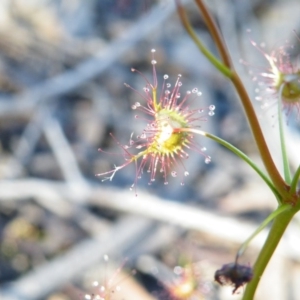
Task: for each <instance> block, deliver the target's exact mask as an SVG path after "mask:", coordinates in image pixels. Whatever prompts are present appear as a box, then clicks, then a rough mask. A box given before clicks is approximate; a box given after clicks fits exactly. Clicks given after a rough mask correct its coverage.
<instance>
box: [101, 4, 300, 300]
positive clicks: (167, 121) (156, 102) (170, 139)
mask: <svg viewBox="0 0 300 300" xmlns="http://www.w3.org/2000/svg"><path fill="white" fill-rule="evenodd" d="M175 2H176V5H177V11H178V15H179V18H180V21H181V23H182V26H183V27H184V29H185V30H186V32H187V34H188V35H189V36H190V38H191V39H192V40H193V42H194V43H195V45H196V46H197V47H198V49H199V51H200V52H201V53H202V54H203V55H204V56H205V57H206V58H207V59H208V60H209V61H210V62H211V63H212V64H213V66H214V67H215V69H216V72H219V73H221V74H222V75H223V76H224V77H225V78H226V79H227V80H228V81H230V82H231V85H233V87H234V88H235V90H236V92H237V95H238V99H237V101H240V103H241V105H242V106H243V108H244V118H245V119H246V120H247V121H248V124H249V128H250V130H251V132H252V134H253V140H254V143H255V145H256V146H257V149H258V153H259V155H260V158H261V161H262V163H263V165H264V170H262V169H261V168H260V167H258V166H257V165H256V164H255V163H254V162H253V161H252V160H251V159H250V158H249V157H248V156H247V155H246V154H244V153H243V152H242V151H241V150H239V149H237V148H236V147H235V146H233V145H231V144H230V143H228V142H226V141H224V140H222V139H220V138H219V137H217V136H215V135H212V134H210V133H208V132H205V131H203V130H201V129H200V127H201V123H202V122H205V121H208V119H209V118H210V117H211V116H213V115H214V110H215V106H214V105H213V104H211V105H210V106H208V107H202V106H201V97H200V96H201V93H200V92H199V91H198V90H197V89H196V88H195V89H193V90H191V91H184V90H183V87H182V78H181V75H178V77H177V79H175V80H174V81H173V83H172V80H169V78H168V75H165V76H164V77H163V78H157V75H156V60H155V53H154V52H155V50H152V62H151V63H152V68H153V78H151V79H150V80H149V79H147V78H145V77H144V75H143V74H141V73H140V72H139V71H138V70H135V69H133V70H132V71H133V72H136V73H138V75H139V76H142V77H143V78H144V81H145V86H144V87H143V89H142V90H141V91H140V90H138V89H136V88H135V87H134V88H133V87H131V86H129V85H127V84H126V86H127V87H128V88H131V89H132V90H133V91H134V92H136V93H138V94H139V95H140V98H141V102H137V103H135V104H134V105H133V107H132V108H133V109H134V110H136V111H138V112H139V113H142V114H143V117H142V116H140V114H139V115H137V118H143V120H147V125H146V127H145V129H144V131H142V132H141V133H139V134H138V135H137V136H133V135H131V138H130V141H129V144H128V145H123V144H121V143H120V142H119V141H118V140H116V139H115V138H114V137H113V136H112V138H113V139H115V141H116V143H117V144H118V145H119V147H120V148H121V150H122V151H123V153H124V163H123V164H121V165H119V166H115V167H114V169H112V170H109V171H106V172H104V173H101V174H98V175H99V176H101V177H102V178H103V180H106V179H109V180H112V179H113V177H114V175H115V173H116V172H117V171H119V170H121V169H123V168H124V167H126V166H127V165H129V164H134V165H135V166H136V175H135V179H134V180H133V185H132V187H131V188H133V189H135V190H136V184H137V181H138V179H139V178H141V176H142V175H143V173H144V172H146V173H149V184H151V183H152V182H153V181H155V178H156V176H157V174H158V173H161V174H162V176H163V178H164V183H165V184H166V185H167V184H168V180H169V179H168V178H169V177H172V176H173V177H175V176H181V178H182V184H183V183H184V177H185V176H188V174H189V173H188V170H186V169H185V165H184V161H185V160H186V159H187V158H188V156H189V153H190V150H192V151H195V152H196V153H198V154H200V155H202V156H203V159H204V161H205V162H206V163H209V162H210V161H211V157H210V156H209V155H207V154H206V152H205V150H206V149H205V148H203V147H201V146H200V145H198V144H197V143H195V142H194V140H193V139H194V136H195V135H200V136H202V139H203V138H210V139H212V140H214V141H215V142H217V143H220V144H221V145H223V146H224V147H226V148H227V149H228V150H230V151H232V152H233V153H234V154H236V156H237V159H242V160H244V161H245V163H246V164H248V165H249V167H250V168H252V169H254V170H255V172H256V173H257V174H258V176H260V178H261V179H262V180H263V182H264V183H265V184H266V185H267V186H268V187H269V188H270V190H271V191H272V193H273V195H274V201H276V203H277V208H276V209H275V210H274V211H273V212H272V213H271V214H270V215H269V216H268V217H267V218H266V219H265V220H264V221H263V222H262V224H261V225H260V226H259V227H258V228H257V230H256V231H255V232H253V234H252V235H251V236H250V237H248V238H247V239H246V240H245V242H244V243H243V244H242V245H241V246H240V249H239V250H238V252H237V254H236V257H235V259H233V261H232V262H229V263H228V262H226V263H224V265H223V266H222V267H221V268H220V269H219V270H217V271H216V273H215V278H214V279H215V281H217V282H218V283H219V284H221V285H223V284H230V285H232V286H233V287H234V288H233V293H235V292H236V291H237V290H239V291H240V289H239V288H240V287H241V286H243V285H245V284H247V286H246V288H245V289H244V294H243V296H242V299H243V300H251V299H254V296H255V292H256V289H257V286H258V284H259V281H260V279H261V277H262V276H263V273H264V270H265V268H266V266H267V264H268V262H269V260H270V259H271V257H272V255H273V253H274V251H275V249H276V247H277V245H278V243H279V241H280V240H281V238H282V236H283V234H284V232H285V230H286V228H287V226H288V225H289V223H290V222H291V220H292V219H293V217H294V216H295V214H296V213H297V212H298V211H299V210H300V190H299V177H300V166H299V167H298V168H297V169H296V170H295V171H294V172H291V170H290V167H289V158H288V155H287V151H286V144H285V130H284V127H285V126H286V122H284V120H283V119H284V118H283V115H287V116H288V117H289V118H293V117H295V118H296V119H297V120H299V117H300V69H299V67H298V66H297V64H294V63H293V62H292V60H291V59H290V57H289V54H288V52H287V48H286V45H283V46H282V47H279V48H278V49H277V50H275V51H273V52H270V53H266V52H265V51H263V50H262V49H260V48H259V47H258V46H257V45H256V44H255V43H254V42H252V44H253V45H254V46H255V47H256V48H257V49H258V50H259V51H261V52H262V54H263V56H264V57H265V59H266V61H267V62H268V64H269V67H268V68H267V69H265V70H264V71H262V72H261V73H260V75H259V76H260V77H261V78H260V79H262V80H261V81H262V82H263V84H262V85H261V86H260V90H261V91H262V92H261V93H260V96H258V97H257V100H259V101H261V103H262V106H263V107H266V106H269V105H272V106H277V112H278V113H277V115H278V118H277V119H278V125H279V126H278V127H279V132H278V135H279V137H280V139H279V140H280V144H279V145H278V148H280V149H281V154H282V155H281V157H282V165H283V172H281V171H279V167H281V166H277V165H276V163H275V162H274V160H273V158H272V155H271V153H270V150H269V147H268V145H267V143H266V140H265V137H264V135H263V132H262V129H261V126H260V124H259V121H258V117H257V115H256V112H255V110H254V107H253V102H254V101H256V100H255V99H250V97H249V95H248V93H247V91H246V89H245V86H244V84H243V82H242V81H241V79H240V77H239V75H238V74H237V72H236V71H235V69H234V66H233V63H232V59H231V57H230V54H229V52H228V50H227V48H226V45H225V42H224V40H223V37H222V35H221V33H220V30H219V28H218V26H217V25H216V22H215V20H214V18H213V17H212V15H211V13H210V11H209V10H208V8H207V7H206V4H205V3H204V2H203V1H202V0H195V3H196V5H197V7H198V9H199V12H200V15H201V16H202V19H203V21H204V22H205V24H206V26H207V28H208V31H209V33H210V34H211V37H212V40H213V41H214V44H215V46H216V48H217V50H218V52H219V55H218V56H216V55H215V54H213V53H212V52H210V51H209V50H208V49H207V48H206V46H205V45H204V44H203V43H202V41H201V39H200V38H199V37H198V36H197V34H196V33H195V31H194V29H193V27H192V25H191V23H190V21H189V18H188V15H187V14H186V11H185V9H184V8H183V6H182V5H181V2H180V0H176V1H175ZM159 82H161V83H159ZM229 84H230V83H229ZM190 101H192V102H196V103H197V104H198V103H199V106H198V108H197V109H190V106H189V103H190ZM133 150H134V151H133ZM101 151H102V150H101ZM212 159H213V158H212ZM177 170H181V171H180V173H177V172H179V171H177ZM141 201H142V199H141ZM267 225H270V230H269V233H268V237H267V239H266V241H265V243H264V245H263V247H262V249H260V252H259V254H258V257H257V259H256V261H255V262H254V263H253V264H251V265H252V266H253V267H250V266H245V265H241V264H239V258H240V256H241V255H242V254H243V253H244V251H245V249H246V248H247V246H248V245H249V243H250V242H251V241H252V239H253V238H254V237H255V236H256V235H257V234H258V233H259V232H261V231H262V230H263V229H264V228H265V227H266V226H267Z"/></svg>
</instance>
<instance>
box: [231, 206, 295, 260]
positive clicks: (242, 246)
mask: <svg viewBox="0 0 300 300" xmlns="http://www.w3.org/2000/svg"><path fill="white" fill-rule="evenodd" d="M290 207H291V206H290V205H289V204H283V205H280V206H279V207H278V208H277V209H276V210H274V211H273V212H272V213H271V214H270V215H269V216H268V217H267V218H266V219H265V220H264V221H263V222H262V223H261V224H260V225H259V227H258V228H257V229H256V230H255V231H254V232H253V233H252V234H251V235H250V237H248V239H247V240H246V241H245V242H244V243H243V244H242V245H241V247H240V249H239V250H238V252H237V255H236V256H237V258H238V257H240V256H241V255H242V254H243V253H244V251H245V249H246V248H247V247H248V245H249V243H250V242H251V241H252V240H253V239H254V238H255V237H256V236H257V235H258V234H259V233H260V232H261V231H262V230H263V229H264V228H265V227H266V226H267V225H268V224H269V223H270V222H271V221H272V220H273V219H274V218H276V217H277V216H279V215H280V214H281V213H283V212H284V211H286V210H287V209H289V208H290Z"/></svg>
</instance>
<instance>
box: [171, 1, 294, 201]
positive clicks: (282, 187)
mask: <svg viewBox="0 0 300 300" xmlns="http://www.w3.org/2000/svg"><path fill="white" fill-rule="evenodd" d="M195 1H196V3H197V5H198V7H199V9H200V11H201V13H202V14H203V16H205V18H204V21H205V22H206V25H207V27H208V30H209V32H210V33H211V35H212V36H213V38H214V40H215V41H216V46H217V47H218V50H219V52H220V53H222V54H221V55H222V58H223V60H224V59H225V58H226V61H227V63H228V64H230V59H229V54H228V52H227V49H226V46H225V44H224V42H223V40H222V38H221V34H220V31H219V29H218V27H217V26H216V24H215V22H214V20H213V18H212V16H211V15H210V13H209V11H208V9H207V7H206V6H205V5H204V4H203V2H202V0H195ZM176 3H177V7H178V13H179V16H180V19H181V22H182V24H183V26H184V28H185V29H186V31H187V32H188V34H189V35H190V36H191V38H192V39H193V41H194V42H195V43H196V45H197V46H198V47H199V49H200V50H201V52H202V53H203V50H202V46H203V44H202V43H201V41H200V40H199V39H198V37H197V35H196V34H195V32H194V30H193V28H192V26H191V24H190V23H189V21H188V19H187V16H186V13H185V11H184V9H183V7H182V6H181V5H180V4H179V0H176ZM205 51H208V50H207V49H206V48H205ZM208 52H209V51H208ZM205 56H206V57H210V56H209V54H205ZM223 56H224V57H223ZM213 58H214V60H215V59H216V58H215V57H214V56H213ZM209 60H210V61H211V62H212V63H214V60H212V59H210V58H209ZM217 61H218V60H217ZM215 66H216V65H215ZM218 66H219V67H217V68H218V69H219V70H220V71H221V72H222V73H223V74H224V75H225V76H227V77H228V78H230V80H231V81H232V83H233V85H234V87H235V89H236V91H237V93H238V95H239V96H240V99H241V102H242V105H243V107H244V110H245V113H246V116H247V119H248V122H249V125H250V128H251V131H252V134H253V136H254V139H255V142H256V144H257V147H258V150H259V152H260V155H261V159H262V161H263V163H264V165H265V168H266V170H267V172H268V174H269V176H270V178H271V180H272V181H273V183H274V185H275V187H276V189H277V191H278V192H279V194H280V195H281V196H283V198H288V197H289V193H288V186H287V184H286V183H285V181H284V180H283V178H282V176H281V175H280V173H279V171H278V170H277V168H276V165H275V163H274V161H273V159H272V156H271V154H270V151H269V148H268V146H267V143H266V141H265V139H264V136H263V133H262V130H261V128H260V125H259V122H258V119H257V117H256V114H255V111H254V108H253V106H252V103H251V100H250V98H249V96H248V94H247V92H246V89H245V87H244V85H243V83H242V81H241V80H240V78H239V76H238V75H237V73H236V72H235V71H234V70H233V67H232V66H231V70H229V69H228V68H227V67H226V66H225V65H224V64H222V63H221V65H218ZM224 68H225V69H224ZM226 70H228V71H230V73H228V72H225V71H226ZM227 73H228V74H227ZM229 75H230V76H229Z"/></svg>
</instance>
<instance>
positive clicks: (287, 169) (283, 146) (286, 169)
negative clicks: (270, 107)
mask: <svg viewBox="0 0 300 300" xmlns="http://www.w3.org/2000/svg"><path fill="white" fill-rule="evenodd" d="M283 87H284V85H283V84H282V85H281V87H280V90H279V95H278V97H279V98H280V97H281V95H282V89H283ZM278 121H279V136H280V146H281V154H282V162H283V173H284V179H285V181H286V182H287V183H288V184H290V183H291V181H292V180H291V171H290V164H289V160H288V155H287V151H286V144H285V136H284V128H283V118H282V103H281V99H278Z"/></svg>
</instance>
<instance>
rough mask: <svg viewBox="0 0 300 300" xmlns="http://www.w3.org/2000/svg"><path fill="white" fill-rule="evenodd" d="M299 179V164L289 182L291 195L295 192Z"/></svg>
mask: <svg viewBox="0 0 300 300" xmlns="http://www.w3.org/2000/svg"><path fill="white" fill-rule="evenodd" d="M299 179H300V166H299V167H298V169H297V171H296V173H295V175H294V177H293V180H292V183H291V190H290V193H291V194H292V195H293V194H295V193H296V190H297V185H298V181H299Z"/></svg>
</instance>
